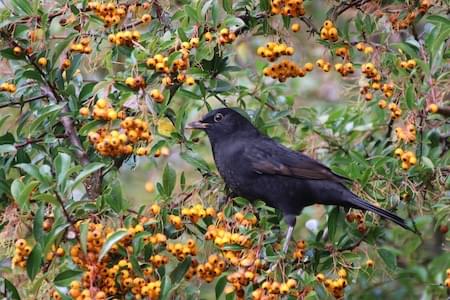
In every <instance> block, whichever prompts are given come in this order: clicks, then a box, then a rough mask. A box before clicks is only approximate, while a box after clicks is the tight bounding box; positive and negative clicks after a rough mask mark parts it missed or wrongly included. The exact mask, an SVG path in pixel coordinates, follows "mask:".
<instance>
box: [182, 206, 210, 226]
mask: <svg viewBox="0 0 450 300" xmlns="http://www.w3.org/2000/svg"><path fill="white" fill-rule="evenodd" d="M181 215H182V216H183V217H188V218H189V219H190V221H191V222H192V223H197V222H198V221H199V220H200V219H203V218H205V217H207V216H208V217H215V216H216V210H215V209H214V208H213V207H207V208H206V209H205V208H204V207H203V205H201V204H196V205H194V206H191V207H185V208H183V209H181Z"/></svg>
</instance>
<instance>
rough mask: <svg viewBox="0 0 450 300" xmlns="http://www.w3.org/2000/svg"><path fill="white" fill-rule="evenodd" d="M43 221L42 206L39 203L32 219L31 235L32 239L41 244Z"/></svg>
mask: <svg viewBox="0 0 450 300" xmlns="http://www.w3.org/2000/svg"><path fill="white" fill-rule="evenodd" d="M43 223H44V206H43V205H40V206H39V208H38V209H37V211H36V213H35V215H34V219H33V236H34V239H35V240H36V241H37V242H38V243H40V244H41V246H43V244H42V243H43V242H44V239H43V237H44V230H43V228H42V224H43Z"/></svg>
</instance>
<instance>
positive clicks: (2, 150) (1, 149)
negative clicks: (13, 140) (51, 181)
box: [0, 144, 17, 154]
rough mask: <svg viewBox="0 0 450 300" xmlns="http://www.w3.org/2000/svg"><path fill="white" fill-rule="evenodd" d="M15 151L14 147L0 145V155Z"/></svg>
mask: <svg viewBox="0 0 450 300" xmlns="http://www.w3.org/2000/svg"><path fill="white" fill-rule="evenodd" d="M16 151H17V149H16V147H14V145H7V144H6V145H0V154H5V153H9V152H16Z"/></svg>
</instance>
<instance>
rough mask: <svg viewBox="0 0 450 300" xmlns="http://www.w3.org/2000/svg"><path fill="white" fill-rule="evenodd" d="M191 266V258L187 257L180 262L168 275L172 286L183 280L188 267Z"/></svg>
mask: <svg viewBox="0 0 450 300" xmlns="http://www.w3.org/2000/svg"><path fill="white" fill-rule="evenodd" d="M190 265H191V257H190V256H187V257H186V258H185V260H183V261H182V262H180V263H179V264H178V265H177V266H176V267H175V269H173V271H172V273H170V280H171V282H172V283H173V284H177V283H178V282H180V281H181V279H183V277H184V274H186V272H187V270H188V269H189V266H190Z"/></svg>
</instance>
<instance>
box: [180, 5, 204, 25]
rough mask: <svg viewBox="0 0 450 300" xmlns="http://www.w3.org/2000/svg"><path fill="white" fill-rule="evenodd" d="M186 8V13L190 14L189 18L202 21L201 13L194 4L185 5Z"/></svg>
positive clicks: (198, 21)
mask: <svg viewBox="0 0 450 300" xmlns="http://www.w3.org/2000/svg"><path fill="white" fill-rule="evenodd" d="M184 9H185V11H186V14H187V15H188V16H189V18H191V19H192V20H194V21H195V22H197V23H200V22H201V18H200V15H199V13H198V12H197V11H196V10H195V9H194V8H193V7H192V6H190V5H185V6H184Z"/></svg>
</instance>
